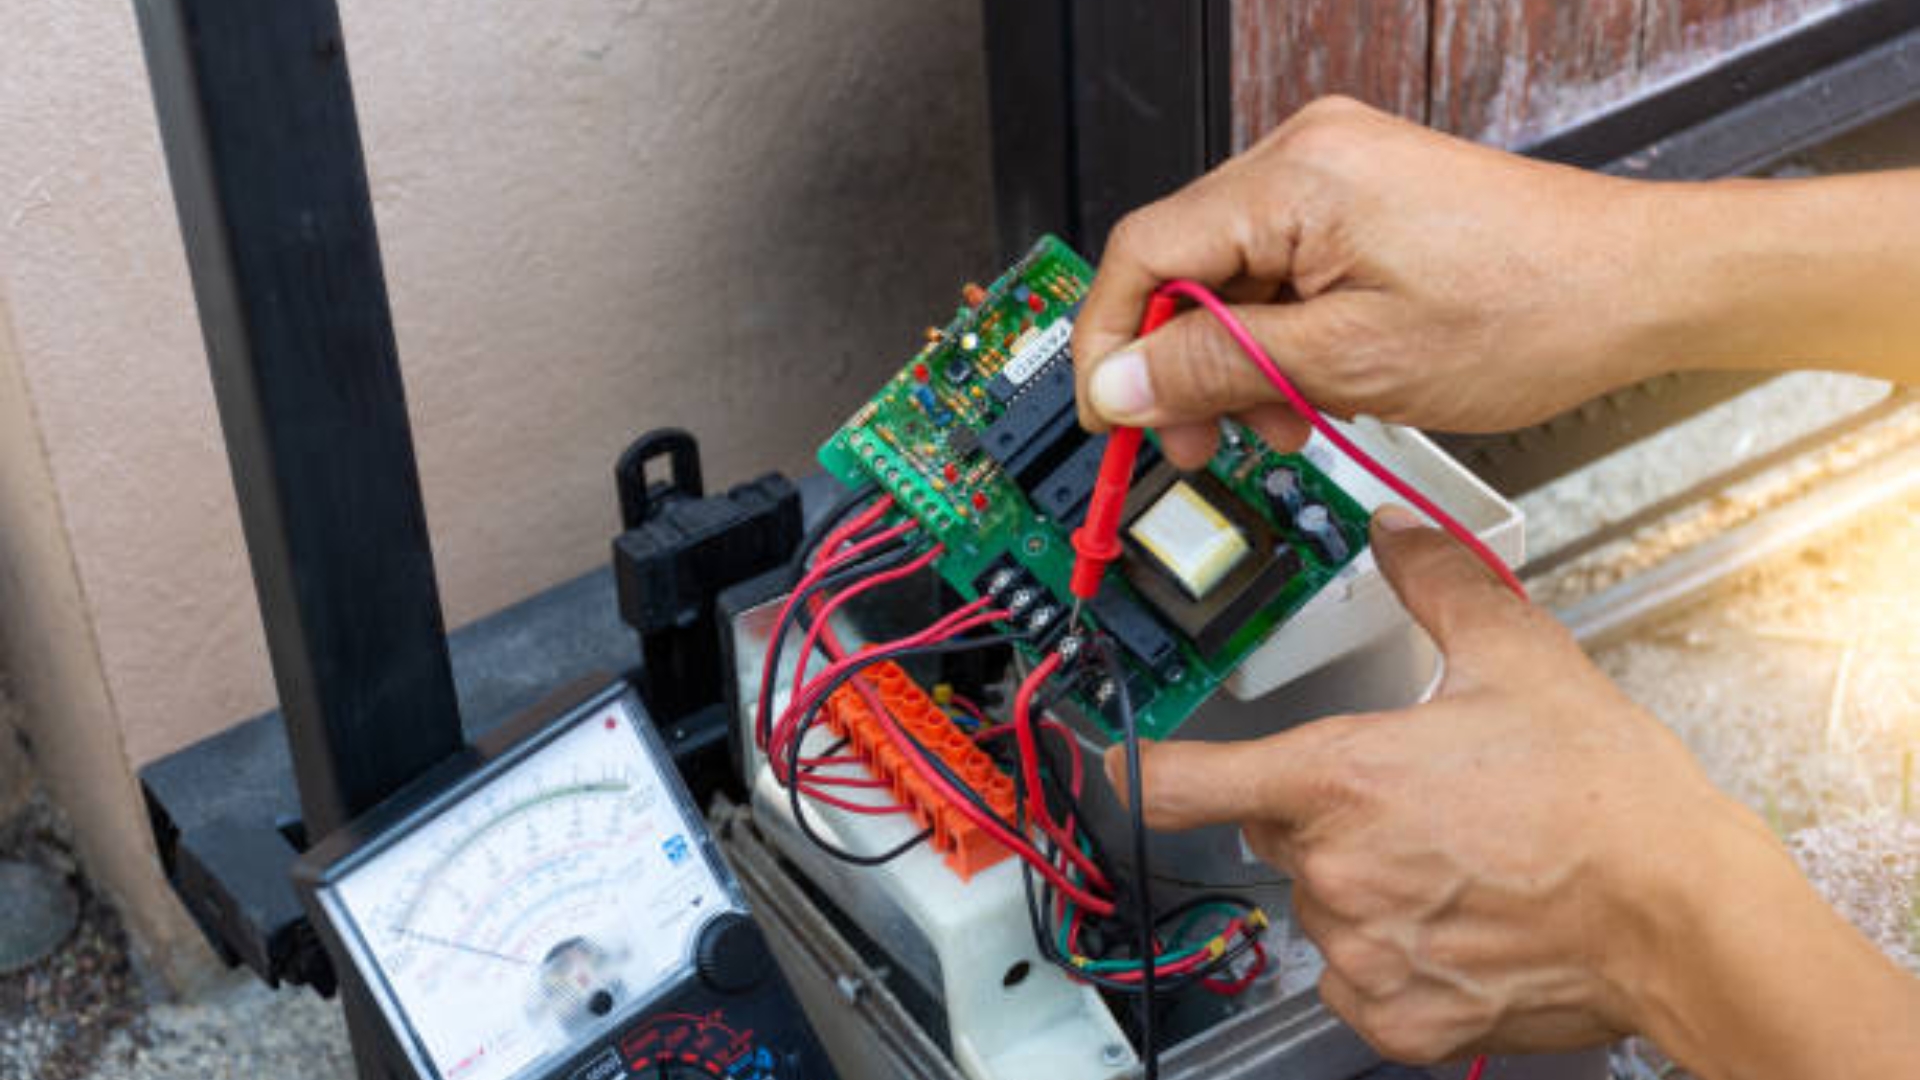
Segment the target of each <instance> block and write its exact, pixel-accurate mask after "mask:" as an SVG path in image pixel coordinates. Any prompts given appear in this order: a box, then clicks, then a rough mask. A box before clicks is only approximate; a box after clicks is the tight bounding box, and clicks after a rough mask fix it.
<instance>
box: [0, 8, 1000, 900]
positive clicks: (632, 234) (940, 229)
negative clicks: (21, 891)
mask: <svg viewBox="0 0 1920 1080" xmlns="http://www.w3.org/2000/svg"><path fill="white" fill-rule="evenodd" d="M342 7H343V19H344V21H345V24H346V32H347V46H348V53H349V56H350V58H351V62H352V66H353V73H354V79H355V86H356V91H357V93H358V96H359V106H360V115H361V124H362V129H363V134H364V137H365V141H366V144H367V154H368V159H369V171H370V173H371V175H372V181H373V190H374V198H375V205H376V212H377V215H378V218H379V222H380V228H381V233H382V241H383V247H384V249H385V255H386V267H387V276H388V280H389V282H390V287H391V290H392V297H393V305H394V314H395V321H396V324H397V327H398V333H399V339H400V353H401V356H402V358H403V363H404V365H405V373H406V379H407V389H408V394H409V402H410V406H411V410H412V415H413V420H414V433H415V439H416V442H417V443H418V448H419V455H420V466H421V471H422V477H423V482H424V487H425V491H426V498H427V509H428V515H429V518H430V521H431V525H432V528H433V535H434V546H435V555H436V557H437V559H438V563H439V570H440V576H441V580H442V592H443V596H444V598H445V602H446V604H447V609H448V611H447V614H448V618H449V621H450V622H451V623H453V624H455V625H457V624H459V623H461V622H464V621H466V620H468V619H471V618H473V617H475V616H477V615H480V614H483V613H485V612H487V611H490V610H493V609H495V608H497V607H499V606H501V605H503V604H505V603H508V602H510V601H512V600H514V599H516V598H518V597H520V596H523V595H525V594H526V593H528V592H529V591H531V590H534V589H537V588H540V587H542V586H544V585H547V584H551V583H553V582H556V581H559V580H562V579H565V578H567V577H570V576H572V575H574V574H577V573H579V572H581V571H583V570H586V569H588V568H591V567H593V566H595V565H596V564H598V563H599V562H600V561H601V560H602V559H604V558H605V553H606V543H607V540H608V538H609V535H610V533H611V531H612V529H613V527H614V524H615V522H614V510H613V501H612V497H611V489H610V483H609V480H608V471H609V467H610V464H611V461H612V458H613V456H614V455H615V453H616V452H617V451H618V450H619V448H620V447H621V446H623V445H624V443H625V441H626V439H627V438H628V437H629V436H630V435H631V434H633V433H635V432H637V431H639V430H641V429H643V428H646V427H649V426H653V425H658V424H665V423H676V424H681V425H684V426H687V427H689V428H691V429H693V430H694V431H695V432H696V433H698V434H699V435H700V436H701V437H702V439H703V442H704V445H705V446H706V449H707V455H708V473H709V476H710V477H711V478H712V481H716V482H726V481H730V480H736V479H741V478H744V477H745V476H747V475H749V474H751V473H754V472H757V471H759V470H761V469H764V468H769V467H776V466H777V467H786V468H798V467H803V466H804V464H805V462H806V460H807V457H808V454H809V452H810V450H811V447H812V446H813V445H814V443H815V442H817V440H818V439H819V437H820V435H821V434H822V433H823V431H824V430H826V429H827V428H828V427H829V426H830V425H831V424H832V423H834V422H836V421H837V420H838V419H839V418H840V417H841V416H842V415H844V414H845V413H846V412H848V411H850V410H851V408H852V406H853V404H854V403H855V401H856V400H857V399H858V398H859V397H861V396H863V392H864V390H865V389H866V388H868V387H869V386H870V385H871V383H872V382H873V381H874V380H875V379H877V378H878V377H879V376H880V375H881V374H882V373H883V372H885V371H886V370H888V369H890V368H891V367H892V366H893V365H894V364H896V363H897V362H898V361H899V359H900V358H901V357H903V356H904V355H905V354H906V352H907V351H908V350H910V349H911V348H912V347H913V345H914V337H915V334H916V328H917V327H919V326H920V325H923V324H924V323H925V322H927V321H929V319H930V318H932V317H934V316H936V315H939V314H941V313H943V312H944V310H945V309H946V308H947V307H948V306H949V305H950V304H951V303H952V299H953V295H954V294H953V289H954V287H955V284H956V283H957V282H958V281H960V280H961V279H962V278H964V277H967V276H970V275H979V274H984V273H988V272H990V271H991V270H992V267H991V265H990V263H991V254H990V251H991V248H990V243H989V237H990V233H991V229H990V227H989V225H990V221H989V215H990V210H989V205H988V174H987V170H988V162H987V157H986V153H987V152H986V131H985V118H984V113H985V102H984V99H985V90H984V81H983V80H984V71H983V68H984V61H983V59H982V57H981V56H980V52H979V41H980V30H979V27H978V25H977V20H978V12H977V9H976V6H975V5H974V4H971V3H952V2H948V0H743V2H738V3H704V2H699V0H654V2H647V0H551V2H547V3H539V4H508V3H500V2H494V0H481V2H475V0H409V2H408V3H404V4H396V3H389V2H385V0H343V2H342ZM0 26H4V27H5V28H6V30H5V32H4V34H0V299H4V301H5V302H6V304H7V305H8V307H9V308H10V310H11V312H12V321H11V325H12V330H11V334H10V340H11V342H12V344H13V346H14V348H13V350H12V352H13V354H14V358H15V362H14V363H13V364H12V365H11V367H10V368H8V369H5V370H7V371H9V372H10V377H11V378H12V379H13V380H14V384H15V386H14V392H13V396H12V398H5V399H0V404H4V405H7V406H8V411H7V412H5V413H4V414H0V424H3V425H4V432H3V433H0V438H4V439H5V441H6V443H7V445H6V446H4V447H0V452H3V453H4V460H0V480H4V481H5V483H6V485H7V486H6V489H5V491H4V493H3V494H0V527H4V528H5V530H6V532H7V533H8V538H7V539H6V540H5V541H0V560H5V562H4V565H0V574H5V573H8V572H11V573H12V574H13V575H14V577H15V579H16V580H15V581H14V588H15V589H16V590H18V589H21V588H25V589H27V590H28V591H35V590H38V591H39V592H41V593H45V594H47V595H45V596H43V597H40V598H39V599H38V600H37V601H36V602H34V603H31V604H26V605H23V606H21V607H19V608H17V609H14V610H10V611H8V612H7V613H6V614H5V615H4V616H0V617H4V618H5V620H6V621H5V623H4V624H0V625H3V626H4V629H0V633H4V634H5V636H6V638H7V640H8V642H9V643H10V645H9V652H8V660H7V663H8V666H10V667H12V668H13V670H14V671H15V673H16V676H15V683H16V687H17V689H18V691H19V693H20V696H21V697H22V698H23V699H24V701H25V704H26V706H27V711H28V721H27V722H28V725H29V729H30V733H31V734H32V735H33V737H34V739H35V741H36V746H37V747H38V748H39V750H38V754H39V756H40V757H41V758H42V762H43V765H44V766H45V768H47V769H48V770H49V771H50V772H54V773H61V774H63V775H64V774H68V773H71V774H72V777H71V781H70V782H69V783H67V784H65V785H64V786H57V790H58V793H59V795H60V797H61V798H62V801H63V802H66V803H67V804H68V805H69V806H70V807H71V806H73V805H74V804H75V803H76V802H86V803H88V804H89V805H88V806H87V807H86V808H85V809H83V811H82V813H81V816H82V817H83V818H84V819H93V818H98V822H96V824H95V825H94V826H93V827H91V828H89V827H86V824H87V823H86V821H83V823H82V824H83V828H82V832H83V834H85V835H89V836H100V837H104V836H105V834H108V833H114V834H118V835H116V837H115V838H114V839H113V840H112V841H111V842H110V843H109V842H108V841H106V840H105V839H100V840H98V841H97V842H95V841H90V843H92V846H93V847H94V848H95V849H96V850H93V851H90V855H92V856H94V861H95V862H97V863H103V865H102V867H101V868H100V870H101V873H102V874H103V875H104V876H105V877H107V878H108V880H109V883H110V885H112V886H113V887H114V888H115V889H116V890H117V891H119V892H121V894H122V895H123V896H126V897H127V898H128V900H129V903H130V904H131V905H133V906H136V907H142V908H148V907H153V906H154V905H155V901H154V888H155V881H154V879H153V875H152V873H151V870H150V869H149V868H148V867H146V866H145V865H144V863H143V862H142V861H141V859H142V857H141V856H140V855H139V849H140V847H141V844H142V838H141V834H142V831H143V830H142V827H141V823H140V822H139V820H138V819H137V817H136V816H135V815H134V814H133V813H132V812H131V811H132V803H131V801H130V800H131V798H132V793H133V788H132V786H131V781H130V776H131V771H130V770H131V769H133V768H137V767H138V766H139V765H140V764H142V763H144V762H146V761H148V760H151V759H152V758H153V757H155V756H157V755H159V754H162V753H165V752H167V751H169V750H171V749H173V748H176V747H178V746H181V745H184V744H185V743H187V742H190V741H192V740H193V739H195V738H197V737H199V736H201V735H204V734H206V733H207V732H209V731H211V730H213V729H215V728H217V727H219V726H221V725H223V724H224V723H226V722H228V721H230V720H232V719H235V718H238V717H241V716H244V715H247V714H250V713H253V712H256V711H259V710H260V709H263V708H265V707H268V706H269V705H270V704H271V701H272V684H271V678H270V674H269V671H268V668H267V665H266V661H265V657H264V649H263V646H262V644H261V638H260V630H259V623H258V613H257V610H256V608H255V605H254V601H253V594H252V586H251V582H250V579H249V577H248V573H247V567H246V562H245V556H244V550H243V548H242V546H241V542H240V536H239V529H238V519H237V516H236V514H235V511H234V508H233V504H232V491H231V485H230V480H229V477H228V474H227V469H226V463H225V458H224V456H223V451H222V449H221V443H220V437H219V429H218V424H217V420H216V417H215V414H214V410H213V405H212V397H211V391H210V388H209V385H208V379H207V373H206V367H205V359H204V355H203V353H202V351H201V345H200V339H199V334H198V328H197V324H196V323H195V321H194V316H193V310H192V302H191V294H190V290H189V287H188V284H187V279H186V274H185V267H184V264H183V261H182V256H181V253H180V241H179V237H178V233H177V226H176V223H175V219H174V216H173V209H172V204H171V200H170V198H169V195H168V191H167V187H166V178H165V172H164V167H163V164H162V160H161V156H160V151H159V146H158V141H157V136H156V134H155V130H154V122H153V115H152V106H151V103H150V101H149V98H148V92H147V87H146V82H145V75H144V70H143V68H142V65H141V61H140V56H139V46H138V38H137V34H136V31H135V28H134V22H133V15H132V9H131V5H130V3H128V2H126V0H122V2H119V3H88V4H78V3H74V4H45V3H40V2H37V0H0ZM16 452H17V454H18V457H17V458H16ZM13 473H19V474H22V475H21V476H13V475H10V474H13ZM28 474H31V475H28ZM23 514H24V515H26V520H25V521H24V523H23V522H22V519H21V515H23ZM16 529H24V530H25V531H27V532H31V533H32V534H33V539H32V542H28V540H27V539H25V538H24V537H22V536H14V535H13V534H14V532H15V530H16ZM42 534H44V535H42ZM0 580H3V579H0ZM8 606H11V605H8ZM56 630H57V631H59V632H58V633H55V632H54V631H56ZM30 669H34V670H30ZM81 714H86V719H85V721H84V722H80V721H79V719H78V718H79V717H80V716H81ZM96 714H97V715H96ZM96 729H97V730H96ZM116 743H117V745H115V744H116ZM95 803H97V804H98V805H97V806H95V805H93V804H95ZM153 925H155V926H157V925H158V924H157V923H154V924H153ZM154 932H155V933H159V932H160V931H158V930H155V931H154Z"/></svg>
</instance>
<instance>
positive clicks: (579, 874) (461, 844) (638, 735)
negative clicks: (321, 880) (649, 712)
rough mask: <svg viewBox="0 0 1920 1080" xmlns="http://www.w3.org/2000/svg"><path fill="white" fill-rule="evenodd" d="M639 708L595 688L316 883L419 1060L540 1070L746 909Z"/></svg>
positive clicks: (450, 1073)
mask: <svg viewBox="0 0 1920 1080" xmlns="http://www.w3.org/2000/svg"><path fill="white" fill-rule="evenodd" d="M642 723H643V722H642V721H641V720H640V719H639V718H638V717H636V716H635V715H634V708H633V705H632V704H631V698H630V696H615V697H613V698H611V699H610V700H603V701H601V702H600V703H599V704H598V705H596V706H594V707H592V708H590V709H589V710H587V711H586V712H585V713H584V714H583V715H580V716H578V717H576V718H574V719H573V720H572V722H571V725H570V726H566V727H564V729H563V730H561V731H560V732H559V733H558V734H556V735H553V736H552V737H551V738H549V739H548V740H547V741H546V742H545V743H544V744H543V745H540V746H538V747H537V748H536V749H534V750H533V751H532V752H531V753H528V754H526V755H525V756H524V757H521V758H520V759H519V760H517V761H515V762H513V763H511V765H510V766H507V767H503V768H501V769H500V770H499V771H498V772H497V773H495V774H494V775H492V776H491V777H489V778H488V779H486V780H485V782H484V783H482V784H481V785H480V786H478V787H476V788H474V789H472V790H469V791H467V792H466V793H465V794H463V795H462V796H460V797H459V798H458V799H456V800H454V801H452V802H451V803H450V804H449V805H446V806H444V807H443V808H441V809H438V810H437V811H435V812H434V813H433V815H432V816H431V817H429V818H427V819H426V820H424V821H420V822H418V823H417V824H413V825H411V826H410V827H409V828H408V829H406V830H401V831H400V832H399V835H397V836H396V837H395V838H393V839H391V840H388V841H386V842H384V843H383V844H381V845H379V846H378V847H377V848H375V849H374V850H372V852H371V853H370V854H366V855H364V856H362V857H358V858H356V859H355V860H353V861H352V862H351V863H349V864H347V865H346V866H345V867H344V868H343V870H342V872H339V873H336V874H334V875H332V880H331V881H329V882H328V883H326V884H324V885H323V886H322V887H321V888H320V889H319V890H318V893H319V897H320V902H321V905H322V907H323V908H324V909H325V910H326V911H327V913H328V915H329V918H330V921H331V922H332V923H333V925H334V929H335V931H336V933H338V934H339V935H340V937H341V938H342V939H343V940H344V942H345V944H346V947H347V948H348V950H349V951H350V952H352V953H353V954H354V955H355V959H356V961H357V962H358V966H359V967H360V968H361V969H362V972H363V974H364V975H366V976H367V978H368V980H369V982H371V983H374V985H375V992H376V996H378V997H380V998H381V999H382V1004H383V1005H384V1006H385V1008H386V1010H387V1012H388V1013H389V1018H390V1019H391V1020H394V1021H396V1023H395V1027H396V1028H397V1029H398V1030H399V1031H400V1033H401V1035H402V1038H403V1039H404V1037H405V1035H406V1034H408V1033H410V1034H411V1035H412V1037H413V1038H412V1042H413V1044H414V1045H412V1046H410V1047H408V1051H409V1054H410V1056H411V1057H413V1058H414V1063H415V1066H416V1068H417V1069H418V1070H419V1071H420V1072H421V1073H422V1074H423V1075H425V1076H431V1077H437V1078H439V1080H519V1078H522V1077H526V1076H538V1075H545V1070H544V1069H543V1068H542V1067H541V1063H547V1064H549V1065H550V1064H552V1063H554V1062H555V1061H556V1060H558V1059H560V1058H563V1057H572V1056H573V1055H575V1054H576V1053H577V1052H578V1051H579V1050H580V1049H581V1047H583V1046H585V1045H590V1044H591V1043H592V1042H594V1041H596V1039H597V1038H599V1036H600V1035H601V1034H602V1033H604V1032H605V1031H606V1030H607V1029H610V1028H611V1027H613V1026H614V1025H615V1024H617V1023H619V1022H621V1021H622V1020H623V1019H624V1018H626V1017H628V1016H629V1015H630V1014H631V1013H633V1011H634V1008H635V1006H636V1005H637V1004H638V1003H640V1002H644V1001H648V1000H650V999H653V998H656V997H658V996H660V994H661V993H662V992H663V991H664V990H666V989H668V988H670V987H671V986H673V985H674V984H676V983H677V981H679V980H680V979H681V978H683V977H684V976H685V974H686V973H687V972H688V971H689V969H690V968H691V967H692V966H693V964H694V957H693V953H694V950H695V944H696V941H697V940H698V938H699V935H700V933H701V931H702V929H703V927H705V926H707V925H708V924H709V923H710V922H712V921H713V920H714V919H715V918H716V917H720V916H722V915H723V913H726V912H729V911H737V910H739V909H740V907H741V905H740V902H739V900H738V899H737V897H736V895H735V893H734V891H733V889H732V888H731V887H730V885H729V883H728V882H727V881H725V880H723V879H722V877H721V876H720V873H719V872H717V871H716V867H715V864H714V862H713V861H712V856H711V854H710V853H709V851H708V848H707V844H706V842H705V840H704V834H702V833H699V832H698V831H697V829H698V823H697V821H694V820H690V815H691V813H692V811H691V807H690V806H688V805H687V803H686V800H685V799H684V797H683V796H681V795H680V794H679V789H678V787H677V786H676V785H674V784H672V783H670V781H669V780H668V778H667V777H666V776H665V775H663V773H662V771H661V764H660V762H661V761H662V760H663V759H664V755H662V754H659V753H657V747H658V742H657V740H652V741H651V742H650V741H649V740H650V739H652V737H651V735H650V734H649V733H648V732H647V731H645V730H643V728H642ZM734 917H738V916H734ZM700 1074H702V1075H709V1074H710V1073H709V1070H706V1069H702V1070H700ZM615 1075H624V1072H621V1073H616V1074H615ZM642 1075H649V1076H650V1075H656V1073H655V1072H644V1073H642ZM668 1075H680V1074H679V1073H673V1072H670V1073H669V1074H668Z"/></svg>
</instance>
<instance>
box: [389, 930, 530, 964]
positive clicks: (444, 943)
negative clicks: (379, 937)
mask: <svg viewBox="0 0 1920 1080" xmlns="http://www.w3.org/2000/svg"><path fill="white" fill-rule="evenodd" d="M393 932H394V933H396V934H399V935H401V936H402V937H410V938H417V939H418V940H420V941H424V942H426V943H427V944H429V945H438V946H440V947H441V948H443V949H458V950H460V951H461V952H470V953H472V954H474V955H475V956H488V957H492V958H493V959H495V960H504V961H506V962H507V963H509V964H519V965H520V966H521V967H532V966H533V961H531V960H522V959H520V958H519V957H517V956H508V955H507V954H506V953H503V952H494V951H493V950H492V949H483V948H481V947H480V946H478V945H468V944H467V943H466V942H464V941H455V940H453V939H452V938H443V937H435V936H434V935H432V934H423V933H421V932H420V931H418V930H414V929H412V928H410V927H405V926H396V927H394V928H393Z"/></svg>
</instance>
